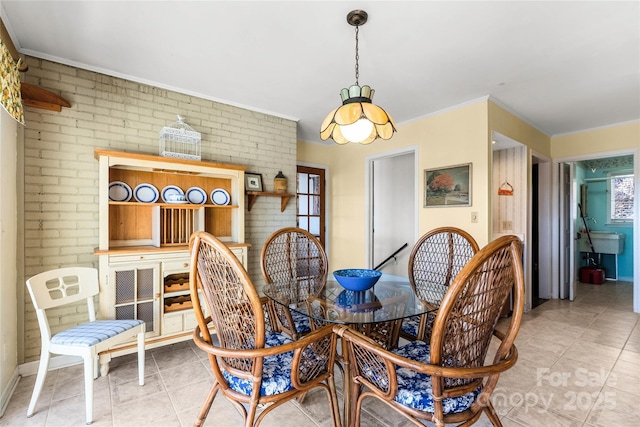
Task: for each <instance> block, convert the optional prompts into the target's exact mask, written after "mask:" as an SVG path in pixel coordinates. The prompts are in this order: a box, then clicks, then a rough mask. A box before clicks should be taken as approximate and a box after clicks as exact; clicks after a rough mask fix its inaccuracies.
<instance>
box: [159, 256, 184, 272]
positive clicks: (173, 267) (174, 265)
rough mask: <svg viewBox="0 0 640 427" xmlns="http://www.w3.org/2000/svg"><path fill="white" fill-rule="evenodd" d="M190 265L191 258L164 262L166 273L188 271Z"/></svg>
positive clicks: (163, 267) (163, 266)
mask: <svg viewBox="0 0 640 427" xmlns="http://www.w3.org/2000/svg"><path fill="white" fill-rule="evenodd" d="M190 266H191V262H190V260H189V258H183V259H176V260H171V261H165V262H163V263H162V269H163V270H164V274H167V273H173V272H180V271H187V272H188V271H189V267H190Z"/></svg>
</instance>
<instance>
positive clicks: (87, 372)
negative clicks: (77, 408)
mask: <svg viewBox="0 0 640 427" xmlns="http://www.w3.org/2000/svg"><path fill="white" fill-rule="evenodd" d="M83 358H84V398H85V404H86V407H87V425H89V424H91V423H92V422H93V368H94V366H95V355H94V354H88V355H85V356H84V357H83Z"/></svg>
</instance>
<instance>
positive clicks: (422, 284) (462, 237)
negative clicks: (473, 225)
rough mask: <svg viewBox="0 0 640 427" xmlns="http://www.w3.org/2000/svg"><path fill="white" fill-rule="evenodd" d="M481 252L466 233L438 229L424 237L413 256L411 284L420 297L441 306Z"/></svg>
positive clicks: (452, 229) (411, 257) (410, 272)
mask: <svg viewBox="0 0 640 427" xmlns="http://www.w3.org/2000/svg"><path fill="white" fill-rule="evenodd" d="M476 252H478V244H477V243H476V241H475V240H474V238H473V237H472V236H471V235H470V234H469V233H467V232H466V231H464V230H461V229H459V228H456V227H441V228H436V229H433V230H431V231H429V232H428V233H426V234H424V235H423V236H422V237H421V238H420V239H419V240H418V241H417V242H416V244H415V245H414V246H413V249H412V251H411V255H410V256H409V282H410V283H411V286H413V289H414V290H415V292H416V295H418V297H419V298H420V299H421V300H423V301H427V302H429V303H432V304H435V305H439V304H440V301H442V298H443V297H444V294H445V293H446V292H447V288H448V287H449V285H450V284H451V281H452V280H453V279H454V278H455V277H456V276H457V275H458V273H459V272H460V270H462V268H463V267H464V266H465V265H466V264H467V263H468V262H469V260H470V259H471V258H472V257H473V256H474V255H475V254H476Z"/></svg>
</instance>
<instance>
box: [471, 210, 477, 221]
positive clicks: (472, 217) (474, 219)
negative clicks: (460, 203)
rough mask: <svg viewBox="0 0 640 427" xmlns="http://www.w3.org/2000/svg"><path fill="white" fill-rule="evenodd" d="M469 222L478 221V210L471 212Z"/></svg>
mask: <svg viewBox="0 0 640 427" xmlns="http://www.w3.org/2000/svg"><path fill="white" fill-rule="evenodd" d="M471 222H478V212H471Z"/></svg>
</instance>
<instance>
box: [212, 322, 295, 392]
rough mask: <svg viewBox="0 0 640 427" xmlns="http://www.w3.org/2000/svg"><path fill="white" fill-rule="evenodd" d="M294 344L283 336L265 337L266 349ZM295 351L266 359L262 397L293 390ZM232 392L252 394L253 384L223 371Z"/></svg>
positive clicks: (273, 334) (270, 335)
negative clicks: (292, 363) (292, 368)
mask: <svg viewBox="0 0 640 427" xmlns="http://www.w3.org/2000/svg"><path fill="white" fill-rule="evenodd" d="M290 342H292V340H291V339H290V338H289V337H287V336H286V335H283V334H277V333H270V334H267V335H266V336H265V347H277V346H279V345H284V344H288V343H290ZM292 360H293V351H288V352H286V353H281V354H277V355H275V356H268V357H265V358H264V366H263V370H262V385H261V387H260V395H261V396H273V395H275V394H280V393H284V392H286V391H289V390H291V389H293V384H292V383H291V362H292ZM222 374H223V375H224V378H225V379H226V380H227V381H228V382H229V387H231V389H232V390H234V391H236V392H238V393H242V394H245V395H250V394H251V389H252V386H253V383H252V382H251V381H250V380H247V379H243V378H238V377H235V376H233V375H231V374H230V373H228V372H227V371H224V370H223V371H222Z"/></svg>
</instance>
